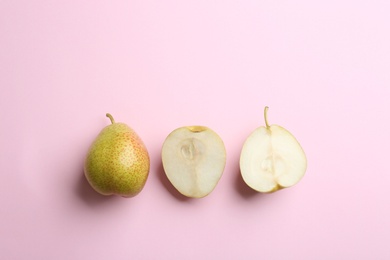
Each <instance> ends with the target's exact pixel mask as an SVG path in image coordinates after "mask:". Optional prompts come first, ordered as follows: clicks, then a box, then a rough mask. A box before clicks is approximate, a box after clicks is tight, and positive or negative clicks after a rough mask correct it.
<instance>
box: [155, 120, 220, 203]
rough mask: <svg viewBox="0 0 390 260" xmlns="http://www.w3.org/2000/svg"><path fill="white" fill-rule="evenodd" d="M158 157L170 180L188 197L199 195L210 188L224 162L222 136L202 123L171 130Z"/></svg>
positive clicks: (202, 195)
mask: <svg viewBox="0 0 390 260" xmlns="http://www.w3.org/2000/svg"><path fill="white" fill-rule="evenodd" d="M161 156H162V163H163V168H164V171H165V173H166V175H167V177H168V179H169V181H170V182H171V183H172V185H173V186H174V187H175V188H176V189H177V190H178V191H179V192H180V193H181V194H183V195H184V196H187V197H190V198H202V197H205V196H206V195H208V194H209V193H210V192H211V191H213V190H214V188H215V186H216V185H217V183H218V181H219V179H220V178H221V176H222V173H223V170H224V168H225V163H226V151H225V145H224V143H223V141H222V139H221V138H220V137H219V136H218V134H216V133H215V132H214V131H213V130H211V129H210V128H208V127H205V126H187V127H181V128H178V129H176V130H174V131H173V132H172V133H170V134H169V135H168V137H167V138H166V140H165V141H164V144H163V147H162V152H161Z"/></svg>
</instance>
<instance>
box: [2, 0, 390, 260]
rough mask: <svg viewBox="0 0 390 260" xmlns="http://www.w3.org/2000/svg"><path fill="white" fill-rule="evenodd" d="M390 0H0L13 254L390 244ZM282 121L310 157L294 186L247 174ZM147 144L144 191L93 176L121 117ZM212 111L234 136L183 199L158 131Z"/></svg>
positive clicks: (236, 255) (383, 255)
mask: <svg viewBox="0 0 390 260" xmlns="http://www.w3.org/2000/svg"><path fill="white" fill-rule="evenodd" d="M389 13H390V2H389V1H379V0H378V1H373V0H370V1H368V0H367V1H352V0H350V1H347V0H341V1H340V0H337V1H332V0H331V1H310V0H306V1H303V0H298V1H258V0H256V1H255V0H252V1H157V0H155V1H43V0H36V1H27V0H26V1H16V0H2V1H0V87H1V96H0V119H1V123H0V165H1V169H0V171H1V172H0V173H1V181H0V192H1V196H0V213H1V218H0V240H1V241H0V258H1V259H390V249H389V241H390V188H389V183H390V164H389V161H390V160H389V155H390V152H389V147H390V137H389V135H390V116H389V113H390V101H389V100H390V15H389ZM266 105H268V106H269V107H270V110H269V121H270V123H275V124H279V125H282V126H284V127H285V128H287V129H288V130H290V132H292V133H293V134H294V135H295V136H296V138H297V139H298V140H299V141H300V143H301V145H302V146H303V148H304V149H305V152H306V154H307V157H308V170H307V172H306V176H305V177H304V178H303V179H302V181H301V182H300V183H299V184H297V185H296V186H294V187H292V188H289V189H285V190H282V191H280V192H277V193H273V194H270V195H262V194H258V193H255V192H253V191H252V190H251V189H250V188H248V187H247V186H246V185H245V184H244V183H243V181H242V179H241V177H240V173H239V164H238V162H239V155H240V151H241V147H242V145H243V142H244V140H245V139H246V137H247V136H248V135H249V134H250V133H251V132H252V131H253V130H254V129H255V128H256V127H258V126H260V125H263V124H264V123H263V108H264V106H266ZM106 112H110V113H112V114H113V115H114V117H115V118H116V120H117V121H121V122H125V123H127V124H129V125H130V126H132V127H133V128H134V129H135V130H136V131H137V132H138V133H139V135H140V136H141V137H142V139H143V140H144V142H145V144H146V146H147V148H148V150H149V153H150V157H151V171H150V177H149V179H148V181H147V183H146V186H145V188H144V190H143V191H142V193H141V194H139V195H138V196H137V197H135V198H132V199H123V198H120V197H103V196H101V195H99V194H97V193H96V192H94V191H93V190H92V188H91V187H90V186H89V184H88V183H87V182H86V180H85V178H84V176H83V160H84V157H85V155H86V152H87V149H88V147H89V145H90V144H91V142H92V141H93V140H94V138H95V137H96V135H97V134H98V133H99V132H100V130H101V129H102V128H103V127H104V126H106V125H107V124H109V120H108V119H107V118H106V117H105V113H106ZM196 124H199V125H206V126H209V127H210V128H212V129H213V130H215V131H216V132H217V133H218V134H219V135H220V136H221V138H222V139H223V140H224V142H225V145H226V150H227V164H226V168H225V171H224V174H223V176H222V178H221V180H220V182H219V183H218V185H217V187H216V188H215V190H214V191H213V192H212V193H211V194H210V195H209V196H208V197H206V198H203V199H198V200H194V199H186V198H184V197H183V196H181V195H180V194H179V193H178V192H177V191H176V190H175V189H174V188H173V186H172V185H171V184H170V183H169V182H168V180H167V178H166V177H165V174H164V172H163V170H162V166H161V154H160V151H161V146H162V143H163V142H164V140H165V138H166V136H167V135H168V134H169V133H170V132H171V131H172V130H174V129H175V128H177V127H180V126H185V125H196Z"/></svg>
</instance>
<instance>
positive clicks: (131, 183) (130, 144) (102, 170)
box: [84, 115, 150, 197]
mask: <svg viewBox="0 0 390 260" xmlns="http://www.w3.org/2000/svg"><path fill="white" fill-rule="evenodd" d="M107 116H108V115H107ZM111 120H112V124H111V125H109V126H106V127H105V128H104V129H103V130H102V131H101V132H100V134H99V135H98V136H97V138H96V139H95V141H94V142H93V143H92V145H91V147H90V148H89V151H88V154H87V158H86V160H85V164H84V174H85V176H86V178H87V180H88V182H89V183H90V185H91V186H92V187H93V188H94V189H95V190H96V191H97V192H99V193H100V194H103V195H119V196H122V197H133V196H135V195H137V194H138V193H140V192H141V190H142V189H143V187H144V185H145V183H146V180H147V178H148V175H149V168H150V160H149V154H148V151H147V149H146V147H145V145H144V143H143V142H142V140H141V138H139V136H138V135H137V134H136V133H135V132H134V130H133V129H131V128H130V127H129V126H127V125H126V124H123V123H115V122H114V121H113V119H111Z"/></svg>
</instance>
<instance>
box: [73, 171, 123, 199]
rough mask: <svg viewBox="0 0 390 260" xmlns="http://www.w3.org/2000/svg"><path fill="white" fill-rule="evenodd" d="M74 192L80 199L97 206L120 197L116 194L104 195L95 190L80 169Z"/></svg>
mask: <svg viewBox="0 0 390 260" xmlns="http://www.w3.org/2000/svg"><path fill="white" fill-rule="evenodd" d="M75 192H76V194H77V196H78V197H79V198H80V200H82V201H83V202H85V204H87V205H89V206H99V205H103V204H106V203H108V202H110V203H111V202H113V201H116V200H118V199H121V198H119V197H118V196H112V195H111V196H105V195H102V194H100V193H98V192H97V191H95V190H94V189H93V188H92V187H91V185H90V184H89V183H88V181H87V178H86V177H85V175H84V171H81V173H80V174H79V178H78V181H77V184H76V188H75Z"/></svg>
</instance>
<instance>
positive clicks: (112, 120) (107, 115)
mask: <svg viewBox="0 0 390 260" xmlns="http://www.w3.org/2000/svg"><path fill="white" fill-rule="evenodd" d="M106 117H108V118H109V119H110V120H111V124H115V120H114V118H113V117H112V115H111V114H110V113H107V114H106Z"/></svg>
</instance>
